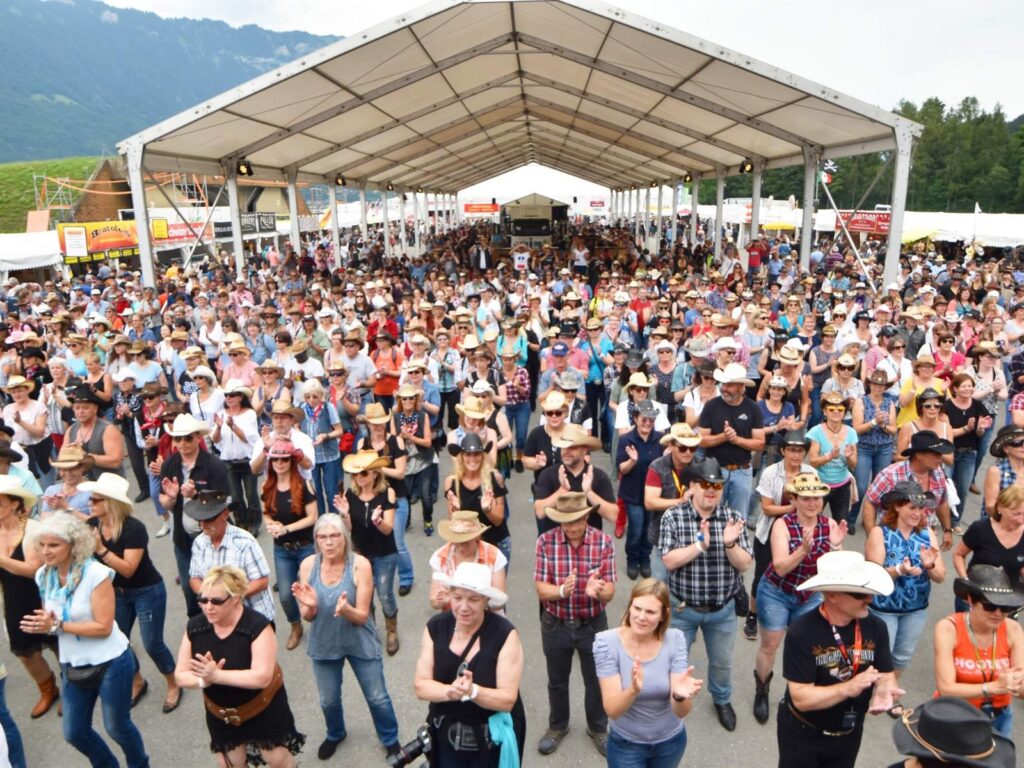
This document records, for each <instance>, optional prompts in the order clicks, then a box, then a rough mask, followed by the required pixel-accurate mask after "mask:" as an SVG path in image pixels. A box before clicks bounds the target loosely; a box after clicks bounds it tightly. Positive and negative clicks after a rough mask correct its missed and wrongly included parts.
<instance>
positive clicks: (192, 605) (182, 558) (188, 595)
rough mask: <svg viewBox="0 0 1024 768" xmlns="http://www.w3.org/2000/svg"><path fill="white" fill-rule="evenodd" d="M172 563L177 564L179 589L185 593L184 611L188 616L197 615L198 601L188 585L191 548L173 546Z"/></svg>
mask: <svg viewBox="0 0 1024 768" xmlns="http://www.w3.org/2000/svg"><path fill="white" fill-rule="evenodd" d="M174 564H175V565H176V566H178V580H179V581H180V582H181V591H182V593H183V594H184V595H185V612H186V613H187V614H188V616H189V618H191V617H193V616H198V615H199V603H198V601H196V593H195V592H193V591H192V587H190V586H189V585H188V572H189V567H190V566H191V565H192V550H191V549H182V548H181V547H178V546H175V547H174Z"/></svg>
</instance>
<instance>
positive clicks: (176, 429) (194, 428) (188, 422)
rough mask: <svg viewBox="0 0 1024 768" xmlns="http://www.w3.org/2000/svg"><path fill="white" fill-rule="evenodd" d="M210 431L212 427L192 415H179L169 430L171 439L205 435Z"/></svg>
mask: <svg viewBox="0 0 1024 768" xmlns="http://www.w3.org/2000/svg"><path fill="white" fill-rule="evenodd" d="M209 431H210V425H209V424H207V423H206V422H205V421H200V420H199V419H197V418H196V417H195V416H193V415H192V414H191V413H179V414H178V415H177V416H175V417H174V423H173V424H172V425H171V428H170V429H168V430H167V434H168V435H170V436H171V437H187V436H188V435H193V434H196V433H198V434H200V435H205V434H207V433H208V432H209Z"/></svg>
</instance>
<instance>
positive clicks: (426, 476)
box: [405, 465, 437, 525]
mask: <svg viewBox="0 0 1024 768" xmlns="http://www.w3.org/2000/svg"><path fill="white" fill-rule="evenodd" d="M432 477H433V465H431V466H429V467H425V468H424V469H421V470H420V471H419V472H414V473H413V474H411V475H406V476H405V486H406V488H408V489H409V501H408V504H409V507H410V508H411V507H412V505H413V504H415V503H416V502H417V501H419V502H422V504H423V524H424V525H426V524H427V523H430V524H431V525H433V524H434V501H435V500H436V499H437V496H435V495H434V494H433V493H431V491H430V487H431V484H432ZM409 514H410V515H411V514H412V510H411V509H410V511H409Z"/></svg>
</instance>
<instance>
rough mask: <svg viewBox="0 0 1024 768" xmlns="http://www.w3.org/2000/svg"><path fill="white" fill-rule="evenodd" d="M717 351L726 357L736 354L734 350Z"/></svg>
mask: <svg viewBox="0 0 1024 768" xmlns="http://www.w3.org/2000/svg"><path fill="white" fill-rule="evenodd" d="M718 351H719V352H721V353H723V354H726V355H735V354H736V350H735V349H720V350H718Z"/></svg>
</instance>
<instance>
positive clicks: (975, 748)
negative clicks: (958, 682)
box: [892, 696, 1017, 768]
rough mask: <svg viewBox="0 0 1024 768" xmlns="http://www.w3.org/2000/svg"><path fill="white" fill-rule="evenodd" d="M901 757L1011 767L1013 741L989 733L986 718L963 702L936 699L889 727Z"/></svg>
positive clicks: (974, 767) (974, 766)
mask: <svg viewBox="0 0 1024 768" xmlns="http://www.w3.org/2000/svg"><path fill="white" fill-rule="evenodd" d="M892 740H893V744H895V745H896V749H897V751H899V753H900V754H902V755H910V756H911V757H921V758H925V759H926V760H931V761H934V760H935V759H938V761H939V762H941V763H943V764H945V763H948V764H950V765H965V766H971V767H972V768H1012V766H1015V765H1016V764H1017V758H1016V755H1015V750H1014V746H1013V742H1012V741H1010V740H1009V739H1004V738H1003V737H1002V736H999V735H998V734H995V733H993V732H992V720H991V719H989V717H988V715H986V714H985V713H984V712H982V711H981V710H980V709H978V708H977V707H976V706H974V705H973V704H971V703H970V702H969V701H965V700H964V699H958V698H956V697H954V696H938V697H936V698H934V699H928V700H927V701H925V702H924V703H923V704H921V705H920V706H918V707H914V708H913V709H910V710H908V711H906V712H904V713H903V716H902V717H901V718H900V719H899V721H897V722H896V723H895V724H894V725H893V727H892Z"/></svg>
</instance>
